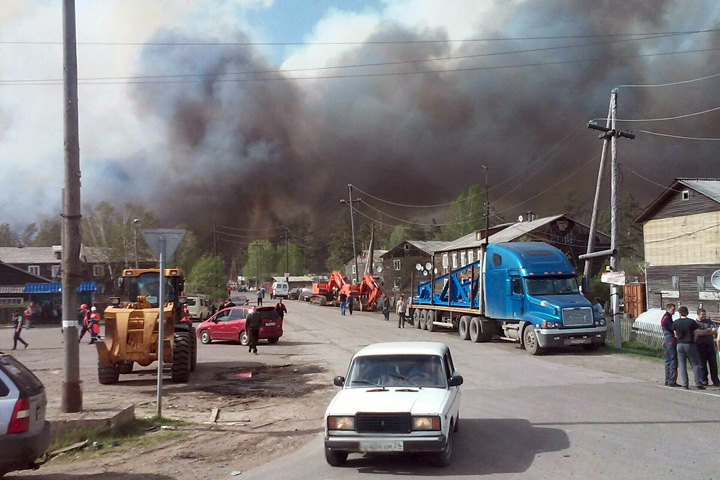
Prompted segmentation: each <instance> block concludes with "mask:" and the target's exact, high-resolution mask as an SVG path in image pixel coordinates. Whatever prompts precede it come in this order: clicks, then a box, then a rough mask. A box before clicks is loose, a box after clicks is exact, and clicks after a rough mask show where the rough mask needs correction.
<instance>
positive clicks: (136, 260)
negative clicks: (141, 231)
mask: <svg viewBox="0 0 720 480" xmlns="http://www.w3.org/2000/svg"><path fill="white" fill-rule="evenodd" d="M139 224H140V219H139V218H135V219H133V243H134V244H135V269H136V270H137V268H138V255H137V227H138V225H139Z"/></svg>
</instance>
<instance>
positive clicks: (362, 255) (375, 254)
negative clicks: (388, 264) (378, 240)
mask: <svg viewBox="0 0 720 480" xmlns="http://www.w3.org/2000/svg"><path fill="white" fill-rule="evenodd" d="M367 253H368V251H367V250H361V251H360V253H359V254H358V257H359V259H364V258H367ZM385 253H387V250H373V262H374V261H376V260H378V261H379V260H380V257H381V256H382V255H384V254H385ZM352 261H353V257H350V258H348V259H347V260H346V261H345V265H347V264H348V263H350V262H352Z"/></svg>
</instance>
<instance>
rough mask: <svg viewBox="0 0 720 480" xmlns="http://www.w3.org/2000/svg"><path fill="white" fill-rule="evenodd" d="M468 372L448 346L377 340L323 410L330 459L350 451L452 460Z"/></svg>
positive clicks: (337, 461)
mask: <svg viewBox="0 0 720 480" xmlns="http://www.w3.org/2000/svg"><path fill="white" fill-rule="evenodd" d="M462 383H463V378H462V377H461V376H460V375H458V372H457V370H456V369H455V366H454V364H453V360H452V356H451V355H450V348H448V346H447V345H445V344H443V343H434V342H393V343H376V344H373V345H369V346H367V347H365V348H363V349H362V350H360V351H359V352H357V353H356V354H355V355H354V356H353V358H352V360H351V361H350V368H349V369H348V371H347V377H335V379H334V384H335V385H337V386H339V387H342V390H340V392H338V394H337V395H335V398H333V400H332V401H331V402H330V405H329V406H328V408H327V410H326V412H325V459H326V460H327V462H328V463H329V464H330V465H332V466H340V465H342V464H343V463H345V461H346V460H347V457H348V454H350V453H366V452H376V453H385V452H426V453H428V458H430V459H431V460H432V462H433V463H434V464H436V465H438V466H447V465H449V464H450V461H451V459H452V454H453V440H454V433H455V432H456V431H457V428H458V420H459V418H460V417H459V414H460V411H459V409H460V385H462Z"/></svg>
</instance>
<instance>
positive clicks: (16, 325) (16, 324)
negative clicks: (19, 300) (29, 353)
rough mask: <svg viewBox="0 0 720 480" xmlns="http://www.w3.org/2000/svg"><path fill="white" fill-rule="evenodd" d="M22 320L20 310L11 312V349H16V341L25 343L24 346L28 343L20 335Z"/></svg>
mask: <svg viewBox="0 0 720 480" xmlns="http://www.w3.org/2000/svg"><path fill="white" fill-rule="evenodd" d="M23 320H24V319H23V316H22V314H21V313H20V310H15V313H13V347H12V349H13V350H17V343H18V342H20V343H22V344H23V345H25V347H24V348H27V347H28V343H27V342H26V341H25V340H23V339H22V338H21V337H20V334H21V333H22V329H23Z"/></svg>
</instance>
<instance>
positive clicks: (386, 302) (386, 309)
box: [381, 293, 390, 322]
mask: <svg viewBox="0 0 720 480" xmlns="http://www.w3.org/2000/svg"><path fill="white" fill-rule="evenodd" d="M381 301H382V305H381V306H382V312H383V315H384V316H385V321H386V322H389V321H390V299H389V298H388V296H387V294H386V293H383V294H382V300H381Z"/></svg>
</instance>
